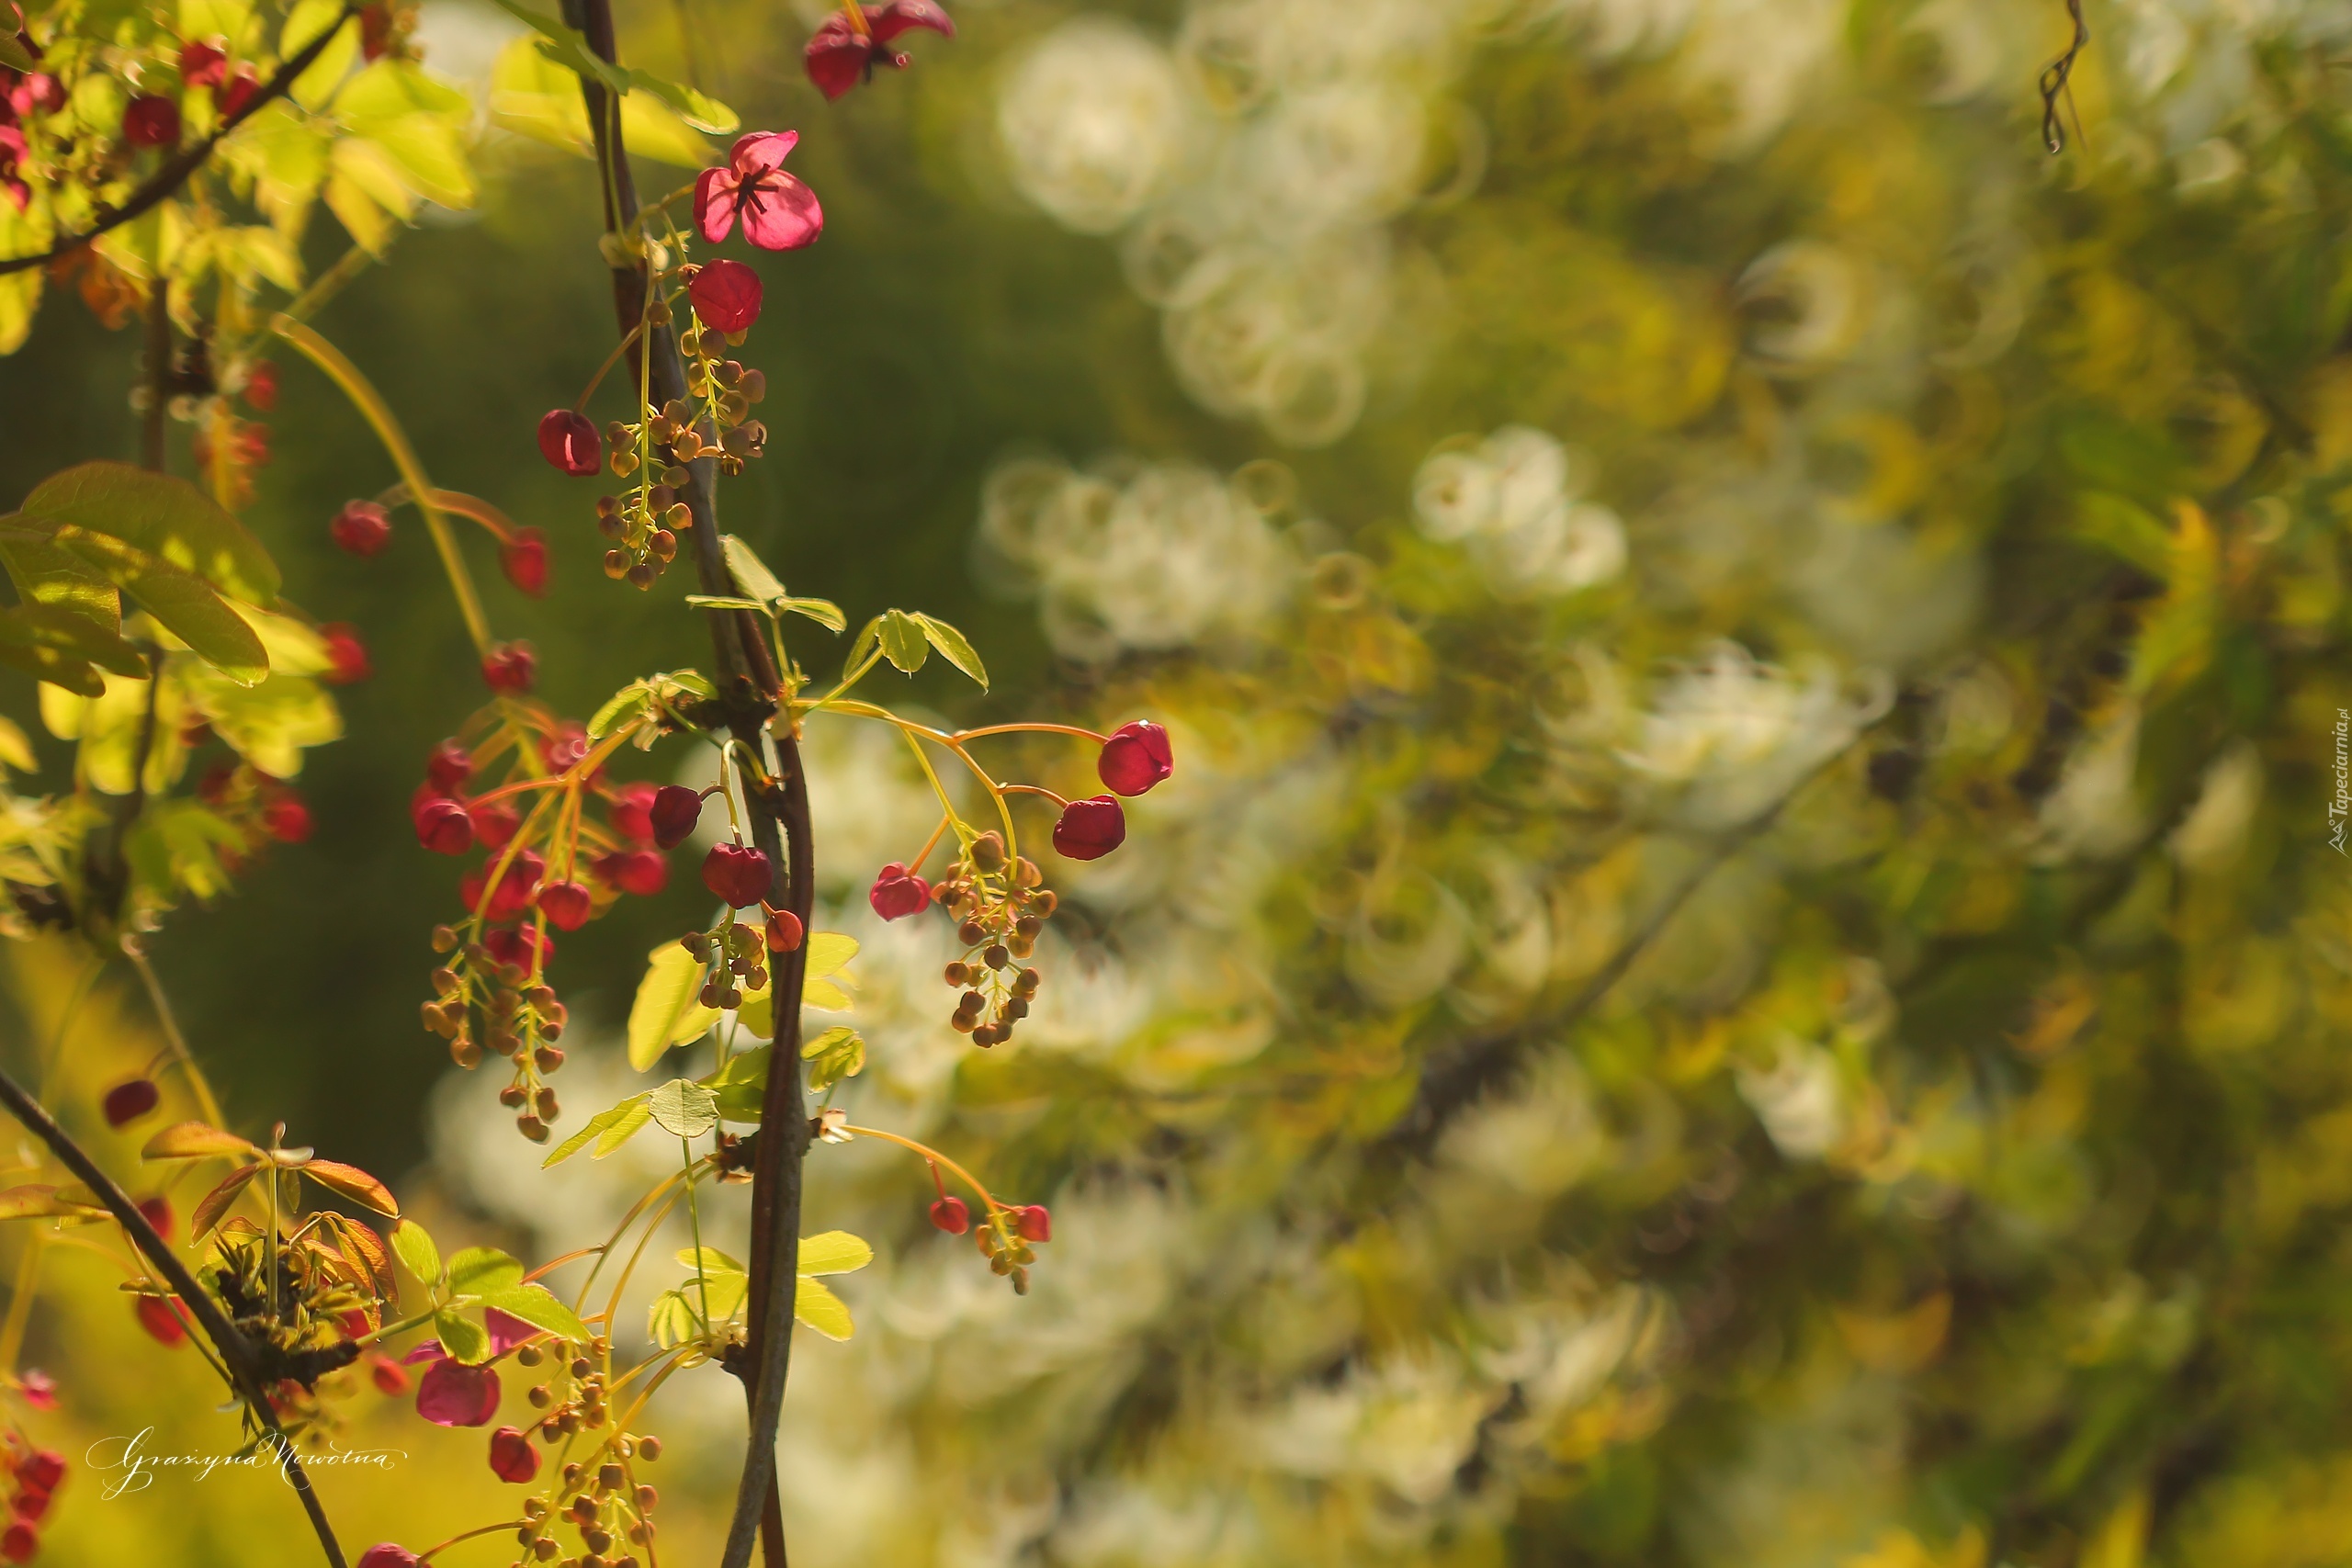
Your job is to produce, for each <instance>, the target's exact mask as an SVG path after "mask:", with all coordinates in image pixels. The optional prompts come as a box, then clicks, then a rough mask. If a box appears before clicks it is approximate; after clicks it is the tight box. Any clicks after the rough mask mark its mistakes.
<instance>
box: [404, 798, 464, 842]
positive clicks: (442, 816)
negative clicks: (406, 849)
mask: <svg viewBox="0 0 2352 1568" xmlns="http://www.w3.org/2000/svg"><path fill="white" fill-rule="evenodd" d="M415 818H416V841H417V842H418V843H420V844H423V845H424V847H425V848H426V849H428V850H431V851H432V852H434V853H435V854H436V855H461V854H464V853H465V852H467V851H468V850H469V849H472V848H473V847H474V818H473V813H471V812H469V811H468V810H467V809H466V808H465V807H464V806H463V805H461V804H459V803H458V802H457V801H454V800H450V799H448V798H447V797H443V798H439V799H435V800H428V801H425V802H424V803H423V804H422V805H420V806H419V807H417V808H416V812H415Z"/></svg>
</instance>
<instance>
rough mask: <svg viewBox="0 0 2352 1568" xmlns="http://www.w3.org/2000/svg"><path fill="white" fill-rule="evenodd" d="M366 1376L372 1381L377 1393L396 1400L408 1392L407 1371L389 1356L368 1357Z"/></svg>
mask: <svg viewBox="0 0 2352 1568" xmlns="http://www.w3.org/2000/svg"><path fill="white" fill-rule="evenodd" d="M368 1377H369V1378H371V1379H372V1380H374V1382H375V1384H376V1391H377V1392H378V1393H389V1394H390V1395H392V1396H393V1397H394V1398H398V1397H399V1396H400V1395H401V1394H403V1393H407V1392H408V1369H407V1368H406V1367H403V1366H401V1364H400V1363H399V1362H398V1361H395V1360H393V1359H391V1358H390V1356H370V1357H368Z"/></svg>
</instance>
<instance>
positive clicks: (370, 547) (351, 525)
mask: <svg viewBox="0 0 2352 1568" xmlns="http://www.w3.org/2000/svg"><path fill="white" fill-rule="evenodd" d="M327 533H328V534H329V535H331V536H333V537H334V542H335V543H336V544H338V545H340V546H342V547H344V548H345V549H346V550H348V551H350V552H351V553H352V554H353V555H355V556H361V557H366V556H372V555H374V554H376V553H377V552H378V551H379V550H381V549H382V548H383V547H385V546H386V545H389V544H390V543H391V542H392V519H391V514H390V513H388V512H386V511H385V510H384V509H383V508H382V507H380V506H379V505H377V504H376V503H375V502H372V501H347V502H344V503H343V510H342V511H340V512H338V513H335V514H334V522H332V523H330V524H328V525H327Z"/></svg>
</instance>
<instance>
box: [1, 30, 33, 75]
mask: <svg viewBox="0 0 2352 1568" xmlns="http://www.w3.org/2000/svg"><path fill="white" fill-rule="evenodd" d="M0 65H5V66H6V67H7V68H8V69H9V70H11V71H22V72H25V73H28V74H29V73H32V72H35V71H38V70H40V62H39V61H37V60H35V59H34V58H33V57H32V56H31V55H30V54H28V53H27V52H26V51H25V46H24V45H23V44H22V43H19V42H18V41H17V35H16V34H14V33H10V32H0Z"/></svg>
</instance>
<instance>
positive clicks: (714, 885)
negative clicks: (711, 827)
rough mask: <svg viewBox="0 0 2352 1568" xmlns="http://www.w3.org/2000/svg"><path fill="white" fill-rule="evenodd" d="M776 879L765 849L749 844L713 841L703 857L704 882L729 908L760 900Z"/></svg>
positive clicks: (742, 906) (737, 907)
mask: <svg viewBox="0 0 2352 1568" xmlns="http://www.w3.org/2000/svg"><path fill="white" fill-rule="evenodd" d="M774 881H775V877H774V876H773V875H771V874H770V872H769V869H768V857H767V854H766V852H764V851H761V850H755V849H753V848H752V847H751V846H750V845H749V844H713V845H711V847H710V853H708V854H707V855H705V856H704V857H703V862H702V885H703V886H705V887H707V888H709V889H710V891H711V894H712V896H713V897H718V898H721V899H724V900H725V901H726V903H727V905H728V907H729V908H735V909H741V908H745V907H746V906H748V905H752V904H756V903H758V902H759V901H760V900H761V899H762V898H764V897H767V891H768V888H769V886H771V885H772V884H773V883H774Z"/></svg>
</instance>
